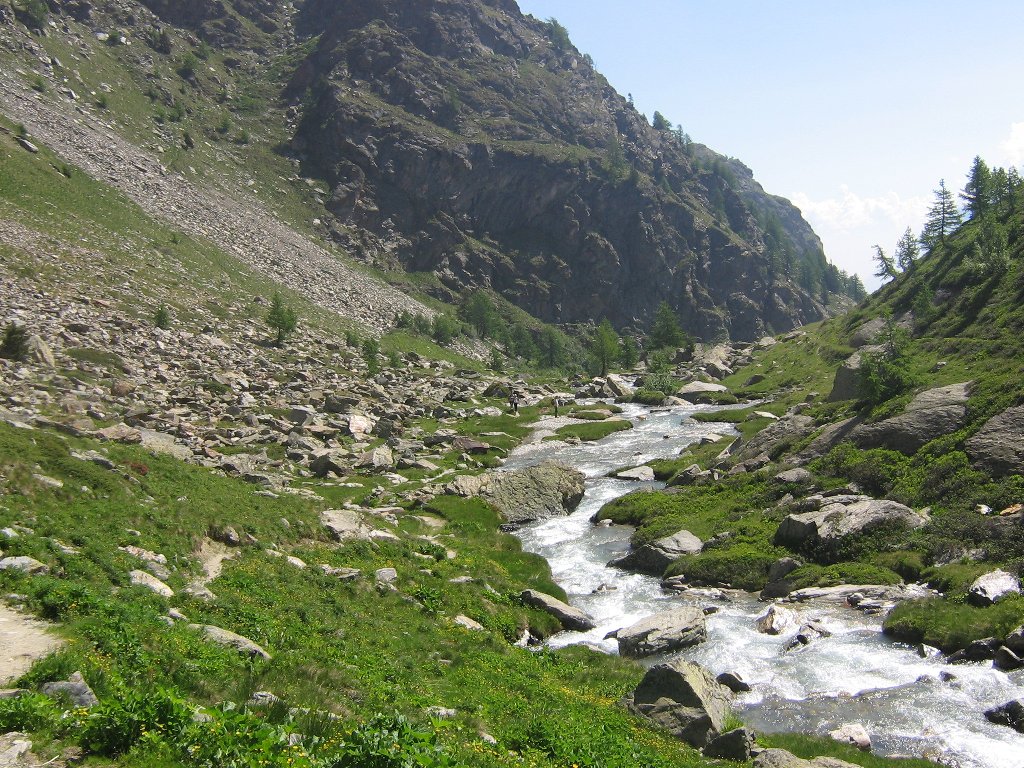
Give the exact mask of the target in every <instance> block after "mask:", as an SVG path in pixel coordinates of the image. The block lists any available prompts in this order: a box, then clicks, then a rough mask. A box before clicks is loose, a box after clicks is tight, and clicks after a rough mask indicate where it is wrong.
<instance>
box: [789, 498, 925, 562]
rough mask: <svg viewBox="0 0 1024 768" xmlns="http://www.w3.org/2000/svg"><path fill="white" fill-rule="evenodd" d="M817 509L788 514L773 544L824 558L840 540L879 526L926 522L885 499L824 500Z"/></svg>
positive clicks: (909, 509) (916, 526)
mask: <svg viewBox="0 0 1024 768" xmlns="http://www.w3.org/2000/svg"><path fill="white" fill-rule="evenodd" d="M825 501H826V503H824V504H823V505H822V506H821V508H820V509H817V510H813V511H810V512H801V513H795V514H791V515H788V516H787V517H786V518H785V519H784V520H783V521H782V522H781V523H780V524H779V528H778V530H777V531H776V532H775V543H776V544H777V545H779V546H783V547H789V548H790V549H795V550H813V551H814V554H815V555H816V556H818V557H819V558H824V559H826V560H827V559H828V558H829V553H830V552H832V551H834V550H835V549H836V548H837V547H838V546H839V545H840V544H841V543H842V542H843V540H844V539H846V538H847V537H849V536H854V535H857V534H861V533H866V532H868V531H872V530H875V529H877V528H880V527H882V526H893V527H895V528H903V529H907V528H910V529H913V528H920V527H921V526H922V525H924V524H925V523H927V522H928V518H927V517H926V516H925V515H922V514H919V513H918V512H915V511H914V510H912V509H911V508H910V507H908V506H905V505H903V504H900V503H899V502H896V501H890V500H888V499H862V498H857V497H853V498H852V499H850V500H849V501H840V500H829V499H826V500H825Z"/></svg>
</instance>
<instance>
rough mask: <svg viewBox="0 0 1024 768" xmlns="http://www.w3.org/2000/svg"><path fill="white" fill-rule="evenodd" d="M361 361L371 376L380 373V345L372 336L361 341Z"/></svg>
mask: <svg viewBox="0 0 1024 768" xmlns="http://www.w3.org/2000/svg"><path fill="white" fill-rule="evenodd" d="M363 360H364V361H365V362H366V371H367V373H369V374H370V375H371V376H376V375H377V374H378V373H380V344H379V343H378V342H377V340H376V339H375V338H373V337H372V336H371V337H369V338H368V339H366V340H364V341H363Z"/></svg>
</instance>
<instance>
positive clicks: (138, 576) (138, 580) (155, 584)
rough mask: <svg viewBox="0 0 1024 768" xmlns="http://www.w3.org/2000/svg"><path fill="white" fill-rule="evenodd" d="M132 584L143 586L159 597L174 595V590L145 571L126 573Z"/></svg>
mask: <svg viewBox="0 0 1024 768" xmlns="http://www.w3.org/2000/svg"><path fill="white" fill-rule="evenodd" d="M128 578H129V579H130V580H131V583H132V584H135V585H136V586H140V587H145V588H146V589H148V590H150V591H152V592H155V593H156V594H158V595H160V596H161V597H174V590H173V589H171V588H170V587H168V586H167V585H166V584H164V583H163V582H162V581H160V579H158V578H157V577H156V576H154V575H153V574H151V573H146V572H145V571H132V572H131V573H129V574H128Z"/></svg>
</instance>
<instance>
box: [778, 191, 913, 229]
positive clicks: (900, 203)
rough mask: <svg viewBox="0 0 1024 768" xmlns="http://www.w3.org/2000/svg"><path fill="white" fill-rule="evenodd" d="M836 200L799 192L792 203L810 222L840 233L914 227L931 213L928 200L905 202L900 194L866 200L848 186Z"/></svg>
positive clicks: (910, 198)
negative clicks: (874, 226)
mask: <svg viewBox="0 0 1024 768" xmlns="http://www.w3.org/2000/svg"><path fill="white" fill-rule="evenodd" d="M839 192H840V194H839V195H838V196H837V197H828V198H825V199H823V200H812V199H811V198H810V197H809V196H808V195H807V194H805V193H803V192H797V193H796V194H795V195H793V196H792V200H793V203H794V204H795V205H796V206H797V207H798V208H799V209H800V210H801V211H803V213H804V215H805V216H806V217H807V218H808V219H809V220H810V221H811V224H812V225H813V224H815V223H816V222H817V223H819V224H822V225H825V226H828V227H830V228H832V229H836V230H839V231H854V230H857V229H861V228H863V227H869V226H871V225H872V224H877V223H880V222H885V223H887V224H902V225H903V226H904V227H906V226H908V225H910V226H911V227H913V226H915V225H916V224H918V223H920V222H921V221H923V219H924V214H925V212H926V211H927V210H928V198H926V197H908V198H903V197H901V196H900V195H899V193H897V192H893V191H889V192H886V193H885V194H883V195H880V196H877V197H863V196H861V195H858V194H857V193H856V192H854V191H853V190H851V189H850V188H849V187H848V186H847V185H846V184H843V185H842V186H841V187H840V188H839Z"/></svg>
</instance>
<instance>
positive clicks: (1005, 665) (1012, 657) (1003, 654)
mask: <svg viewBox="0 0 1024 768" xmlns="http://www.w3.org/2000/svg"><path fill="white" fill-rule="evenodd" d="M992 666H994V667H995V668H996V669H1001V670H1003V671H1004V672H1012V671H1013V670H1015V669H1020V668H1021V667H1024V659H1022V658H1021V657H1020V656H1018V655H1017V654H1016V653H1014V652H1013V651H1011V650H1010V649H1009V648H1007V647H1006V646H1005V645H1001V646H999V648H997V649H996V653H995V655H994V656H993V657H992Z"/></svg>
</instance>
